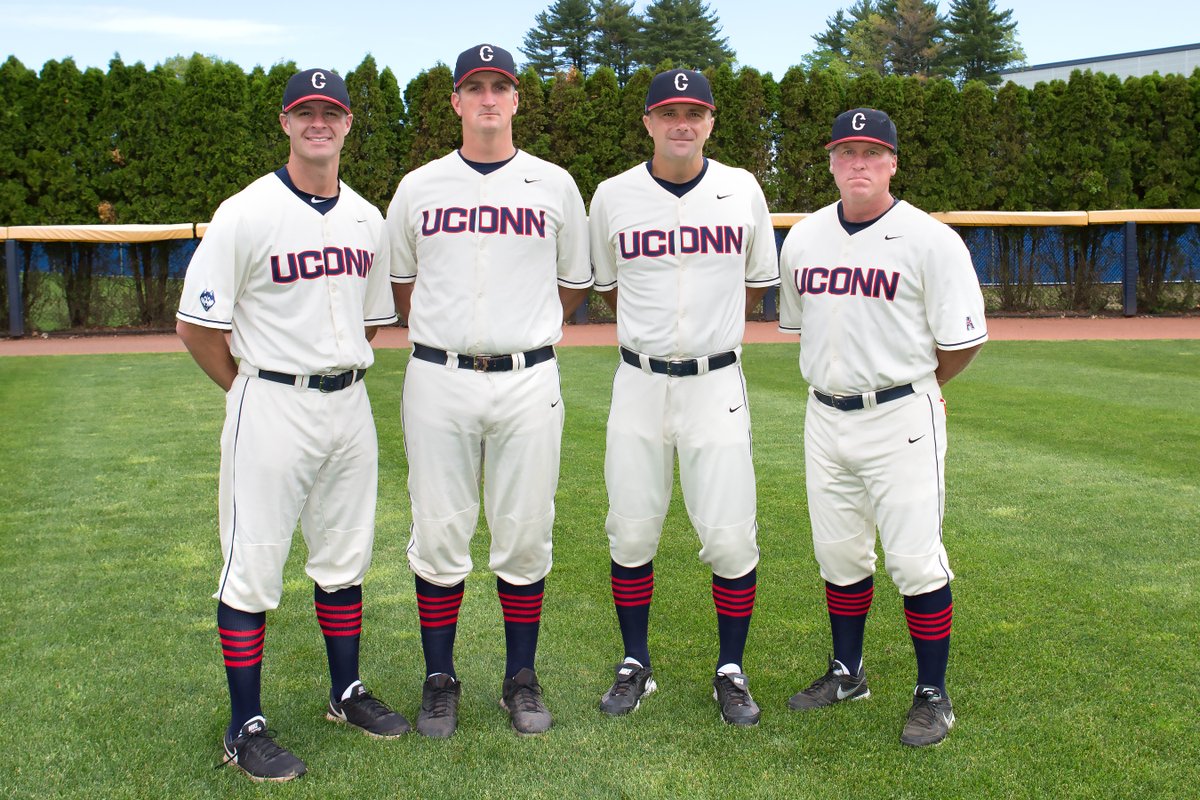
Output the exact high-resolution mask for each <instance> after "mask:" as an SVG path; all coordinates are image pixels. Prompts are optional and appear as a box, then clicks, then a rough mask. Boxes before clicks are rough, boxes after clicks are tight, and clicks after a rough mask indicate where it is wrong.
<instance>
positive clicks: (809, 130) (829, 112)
mask: <svg viewBox="0 0 1200 800" xmlns="http://www.w3.org/2000/svg"><path fill="white" fill-rule="evenodd" d="M846 87H847V79H846V78H845V77H844V76H842V75H840V74H838V73H836V72H832V71H828V70H814V71H812V72H807V73H806V72H805V71H804V70H802V69H800V68H799V67H792V68H791V69H789V70H788V71H787V74H786V75H784V77H783V80H781V81H780V82H779V127H780V135H779V145H778V148H777V151H776V154H775V171H776V174H777V180H778V186H779V189H778V203H777V206H772V207H773V208H778V209H779V210H781V211H796V212H812V211H816V210H817V209H818V208H821V207H822V206H825V205H828V204H829V203H831V202H833V201H834V200H836V199H837V186H836V185H835V184H834V182H833V179H832V177H831V176H830V174H829V153H828V151H826V150H825V145H826V144H827V143H828V142H829V134H830V131H831V129H832V126H833V120H834V118H836V117H837V115H838V114H840V113H842V112H843V111H845V110H846V109H847V108H848V107H850V106H851V103H850V102H849V101H847V99H846Z"/></svg>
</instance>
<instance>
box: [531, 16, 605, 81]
mask: <svg viewBox="0 0 1200 800" xmlns="http://www.w3.org/2000/svg"><path fill="white" fill-rule="evenodd" d="M534 20H535V21H536V22H537V24H536V25H535V26H534V27H533V28H530V30H529V32H528V33H526V34H525V40H524V45H523V46H522V48H521V51H522V52H523V53H525V55H526V57H528V58H529V66H532V67H533V68H534V71H536V72H537V73H538V74H539V75H541V76H542V77H543V78H549V77H552V76H553V75H554V73H555V72H558V71H560V70H566V69H569V68H574V69H575V70H577V71H578V72H580V73H581V74H584V75H586V74H587V70H588V66H589V63H590V59H591V54H592V35H593V28H592V6H591V4H590V3H589V0H554V4H553V5H551V6H550V8H548V9H547V10H546V11H542V12H540V13H539V14H538V15H537V16H536V17H534Z"/></svg>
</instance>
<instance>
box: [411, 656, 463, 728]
mask: <svg viewBox="0 0 1200 800" xmlns="http://www.w3.org/2000/svg"><path fill="white" fill-rule="evenodd" d="M461 695H462V684H461V683H459V682H458V681H457V680H456V679H455V678H454V677H453V676H451V675H447V674H446V673H444V672H439V673H438V674H437V675H430V676H429V677H428V678H426V679H425V685H424V686H422V687H421V710H420V711H419V712H418V713H417V733H419V734H421V735H422V736H428V737H430V738H431V739H449V738H450V737H451V736H453V735H454V731H455V730H457V729H458V698H459V697H460V696H461Z"/></svg>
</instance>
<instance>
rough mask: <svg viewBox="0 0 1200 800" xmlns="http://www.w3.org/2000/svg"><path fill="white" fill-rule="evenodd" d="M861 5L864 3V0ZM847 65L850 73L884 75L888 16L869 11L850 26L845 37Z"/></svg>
mask: <svg viewBox="0 0 1200 800" xmlns="http://www.w3.org/2000/svg"><path fill="white" fill-rule="evenodd" d="M863 5H866V2H865V0H864V3H863ZM847 41H848V45H847V67H848V72H849V74H850V75H854V76H862V75H871V74H874V75H886V74H887V72H888V69H889V66H888V45H889V44H890V39H889V38H888V17H886V16H885V15H884V14H883V13H882V12H880V11H878V10H872V11H870V12H869V13H868V14H867V16H866V17H865V18H864V19H862V20H861V21H858V22H856V23H855V24H854V25H852V26H851V27H850V33H849V36H848V37H847Z"/></svg>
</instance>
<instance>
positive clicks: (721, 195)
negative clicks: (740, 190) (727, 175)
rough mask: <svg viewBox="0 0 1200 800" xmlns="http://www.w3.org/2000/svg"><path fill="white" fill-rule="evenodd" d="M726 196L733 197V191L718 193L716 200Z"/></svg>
mask: <svg viewBox="0 0 1200 800" xmlns="http://www.w3.org/2000/svg"><path fill="white" fill-rule="evenodd" d="M726 197H733V192H730V193H729V194H719V195H717V199H718V200H724V199H725V198H726Z"/></svg>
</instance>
